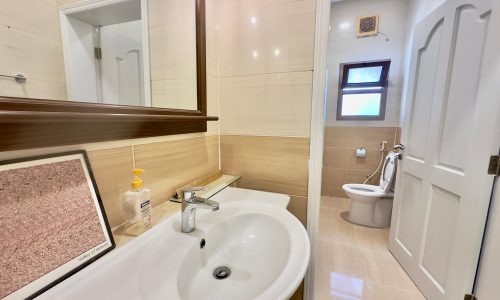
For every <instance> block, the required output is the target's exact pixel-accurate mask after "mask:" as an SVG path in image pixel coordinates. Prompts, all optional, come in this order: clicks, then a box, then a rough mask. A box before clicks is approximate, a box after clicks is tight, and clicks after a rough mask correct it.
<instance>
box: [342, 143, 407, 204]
mask: <svg viewBox="0 0 500 300" xmlns="http://www.w3.org/2000/svg"><path fill="white" fill-rule="evenodd" d="M396 160H397V155H396V153H394V152H392V151H391V152H389V153H388V154H387V156H386V157H385V161H384V166H383V167H382V173H381V176H380V186H375V185H371V184H358V183H348V184H344V185H343V186H342V189H343V190H344V191H346V192H350V193H353V194H356V195H360V196H368V197H384V196H392V193H391V189H392V186H393V183H394V177H395V176H394V175H395V173H396Z"/></svg>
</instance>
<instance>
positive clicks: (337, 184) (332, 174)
mask: <svg viewBox="0 0 500 300" xmlns="http://www.w3.org/2000/svg"><path fill="white" fill-rule="evenodd" d="M346 175H347V173H346V169H343V168H323V175H322V183H321V189H322V190H331V189H335V188H336V189H338V188H341V187H342V185H343V184H345V183H347V182H346V180H347V179H346Z"/></svg>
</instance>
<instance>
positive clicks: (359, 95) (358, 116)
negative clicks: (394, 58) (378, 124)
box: [337, 60, 391, 120]
mask: <svg viewBox="0 0 500 300" xmlns="http://www.w3.org/2000/svg"><path fill="white" fill-rule="evenodd" d="M390 65H391V61H390V60H384V61H377V62H367V63H352V64H341V65H340V83H339V98H338V101H337V120H384V119H385V102H386V99H387V83H388V81H387V74H388V73H389V67H390Z"/></svg>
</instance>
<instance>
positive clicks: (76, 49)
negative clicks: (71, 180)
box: [0, 0, 217, 151]
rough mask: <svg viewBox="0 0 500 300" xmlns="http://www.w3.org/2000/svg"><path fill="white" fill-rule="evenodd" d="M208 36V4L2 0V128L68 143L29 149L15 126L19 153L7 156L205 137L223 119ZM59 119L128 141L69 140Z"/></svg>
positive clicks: (199, 0)
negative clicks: (213, 102) (214, 96)
mask: <svg viewBox="0 0 500 300" xmlns="http://www.w3.org/2000/svg"><path fill="white" fill-rule="evenodd" d="M205 35H206V33H205V1H204V0H47V1H39V0H24V1H13V0H12V1H10V0H9V1H1V2H0V55H1V57H2V63H1V64H0V115H1V117H2V118H0V122H1V123H9V124H18V125H16V126H17V127H16V128H17V129H18V128H19V126H20V125H19V124H20V123H23V124H24V125H23V126H25V127H26V126H28V125H29V124H34V123H37V124H41V123H43V124H45V125H44V126H46V127H47V128H46V131H47V132H48V131H51V130H52V131H53V130H55V131H56V132H53V133H51V134H52V135H56V134H58V135H59V137H58V138H54V139H53V141H52V142H48V141H47V142H43V141H39V142H30V143H28V144H26V143H25V142H22V143H20V142H19V141H18V140H16V139H20V138H21V135H20V134H19V132H17V131H16V130H17V129H16V128H14V127H9V128H11V130H12V132H8V133H5V134H8V135H9V136H11V137H12V138H15V139H14V140H13V141H14V142H12V141H10V142H11V144H15V145H16V146H12V145H2V144H1V143H0V151H1V150H6V149H19V148H28V147H35V146H52V145H60V144H69V143H82V142H91V141H101V140H112V139H122V138H135V137H143V136H154V135H164V134H177V133H187V132H199V131H205V130H206V121H210V120H217V118H216V117H207V116H206V94H207V93H206V61H205V57H206V54H205V53H206V45H205V43H206V42H205ZM20 120H22V122H21V121H20ZM90 120H92V121H90ZM56 122H57V123H59V124H62V123H66V124H67V125H68V126H67V127H66V128H70V127H71V126H69V125H75V124H76V123H81V122H87V123H89V122H91V123H93V124H97V123H99V124H106V126H107V128H108V129H113V128H115V129H116V130H115V131H116V132H119V134H118V133H117V134H113V133H112V132H113V130H110V132H111V133H109V132H108V134H107V135H106V137H104V136H102V137H99V138H96V137H91V136H88V137H86V138H75V137H68V133H64V132H62V131H61V129H60V127H61V126H60V125H59V127H55V126H56V125H53V124H52V123H56ZM116 122H121V125H118V124H116ZM159 122H168V124H166V123H165V124H163V125H162V126H161V128H160V126H159V125H161V124H160V123H159ZM49 123H50V124H52V126H53V127H54V128H51V129H48V127H50V126H49ZM124 123H127V126H128V128H129V129H128V130H127V129H125V128H127V126H124V125H123V124H124ZM153 123H154V124H153ZM27 124H28V125H27ZM113 124H115V125H113ZM166 125H168V126H166ZM37 126H38V127H40V129H39V128H38V127H35V126H32V127H30V131H29V132H32V131H40V130H41V127H43V126H41V125H37ZM95 126H97V125H95ZM23 130H24V131H25V132H26V128H23ZM96 130H97V127H96ZM0 133H1V132H0ZM63 137H64V138H63ZM45 139H46V140H47V137H46V136H45ZM58 139H59V140H58ZM57 140H58V141H57Z"/></svg>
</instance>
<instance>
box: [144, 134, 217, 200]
mask: <svg viewBox="0 0 500 300" xmlns="http://www.w3.org/2000/svg"><path fill="white" fill-rule="evenodd" d="M134 157H135V166H136V167H137V168H143V169H145V170H146V173H144V174H143V176H142V177H143V179H144V182H145V184H146V185H148V186H149V187H150V188H151V189H152V196H151V198H152V203H153V206H156V205H159V204H162V203H164V202H165V201H167V199H168V198H169V197H170V196H171V195H172V194H173V193H174V192H175V190H176V189H177V188H179V187H182V186H183V185H185V184H187V183H190V182H192V181H193V180H195V179H197V178H199V177H202V176H205V175H208V174H211V173H213V172H216V171H218V170H219V147H218V137H217V136H207V137H201V138H192V139H184V140H173V141H167V142H160V143H151V144H144V145H138V146H134Z"/></svg>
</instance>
